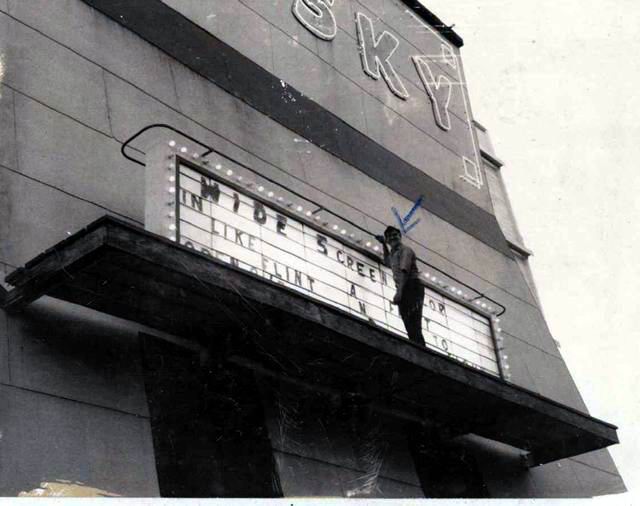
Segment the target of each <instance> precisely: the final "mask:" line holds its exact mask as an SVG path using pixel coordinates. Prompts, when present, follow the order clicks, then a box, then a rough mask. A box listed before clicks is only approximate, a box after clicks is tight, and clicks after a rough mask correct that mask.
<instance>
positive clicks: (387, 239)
mask: <svg viewBox="0 0 640 506" xmlns="http://www.w3.org/2000/svg"><path fill="white" fill-rule="evenodd" d="M376 239H377V240H378V241H380V242H381V243H382V248H383V250H384V263H385V265H386V266H387V267H389V268H390V269H391V270H392V271H393V281H394V282H395V284H396V294H395V296H394V297H393V304H397V305H398V309H399V311H400V316H401V317H402V321H403V322H404V326H405V328H406V329H407V334H408V335H409V339H410V340H411V341H413V342H414V343H416V344H419V345H421V346H424V337H423V336H422V305H423V303H424V286H423V284H422V282H421V281H420V278H419V272H418V267H417V265H416V254H415V253H414V252H413V250H412V249H411V248H410V247H409V246H406V245H404V244H402V236H401V234H400V230H398V229H397V228H395V227H391V226H389V227H387V228H386V230H385V231H384V236H381V235H377V236H376Z"/></svg>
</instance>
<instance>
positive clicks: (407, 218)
mask: <svg viewBox="0 0 640 506" xmlns="http://www.w3.org/2000/svg"><path fill="white" fill-rule="evenodd" d="M422 199H423V197H422V195H421V196H420V197H419V198H418V200H416V201H415V203H414V204H413V207H412V208H411V211H409V212H408V213H407V214H406V215H405V217H404V218H403V217H401V216H400V213H399V212H398V210H397V209H396V208H395V207H392V208H391V211H393V214H394V216H395V217H396V220H397V221H398V225H400V230H402V234H403V235H406V234H407V233H409V231H410V230H411V229H412V228H413V227H415V226H416V225H417V224H418V223H420V218H418V219H417V220H416V221H414V222H413V223H411V224H410V225H408V226H407V223H409V221H410V220H411V218H412V217H413V215H414V214H415V213H416V211H417V210H418V209H420V206H421V205H422Z"/></svg>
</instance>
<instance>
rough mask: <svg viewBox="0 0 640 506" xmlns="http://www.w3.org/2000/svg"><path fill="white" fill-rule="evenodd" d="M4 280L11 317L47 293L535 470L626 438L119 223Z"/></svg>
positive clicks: (108, 220)
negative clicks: (512, 451)
mask: <svg viewBox="0 0 640 506" xmlns="http://www.w3.org/2000/svg"><path fill="white" fill-rule="evenodd" d="M6 281H7V283H9V284H10V285H12V286H13V287H14V288H13V289H12V290H11V291H9V292H8V293H7V294H6V297H5V301H4V307H5V309H6V310H8V311H11V312H13V311H20V309H21V308H23V307H24V306H25V305H27V304H29V303H30V302H32V301H34V300H36V299H38V298H39V297H42V296H44V295H49V296H51V297H55V298H58V299H62V300H65V301H69V302H72V303H75V304H79V305H82V306H85V307H89V308H92V309H94V310H97V311H100V312H103V313H107V314H110V315H114V316H117V317H121V318H125V319H128V320H132V321H135V322H138V323H141V324H144V325H147V326H151V327H154V328H157V329H158V330H160V331H163V332H169V333H172V334H175V335H178V336H180V337H183V338H187V339H190V340H193V341H196V342H198V343H199V344H200V345H202V346H206V347H207V348H208V349H210V350H213V352H214V353H215V354H216V355H217V356H218V357H217V358H218V359H219V360H226V361H230V362H233V363H236V364H240V365H244V366H248V367H253V368H254V369H256V370H258V371H261V372H262V373H266V374H271V375H276V376H280V377H282V378H283V379H286V380H288V381H298V382H301V383H304V384H305V385H311V387H312V388H317V389H318V390H319V391H333V392H336V391H338V392H343V393H345V394H351V393H353V392H358V395H360V396H362V399H364V400H365V402H370V403H372V404H373V405H375V406H378V407H379V408H380V409H383V410H386V411H387V412H390V413H395V414H398V415H399V416H404V417H406V418H407V419H410V420H414V421H424V422H425V423H430V424H436V425H437V426H438V427H445V428H447V429H448V430H450V431H451V432H452V433H455V434H462V433H473V434H477V435H479V436H482V437H486V438H488V439H491V440H495V441H499V442H502V443H505V444H508V445H510V446H513V447H516V448H520V449H522V450H524V451H526V452H528V459H527V460H528V462H530V463H531V464H543V463H546V462H551V461H554V460H559V459H562V458H567V457H571V456H575V455H579V454H582V453H586V452H589V451H593V450H597V449H601V448H605V447H607V446H610V445H612V444H616V443H618V437H617V434H616V427H615V426H613V425H611V424H608V423H606V422H603V421H600V420H597V419H595V418H593V417H591V416H589V415H588V414H585V413H582V412H579V411H577V410H575V409H572V408H570V407H567V406H564V405H561V404H559V403H557V402H555V401H553V400H551V399H548V398H545V397H543V396H540V395H538V394H536V393H534V392H531V391H528V390H526V389H523V388H521V387H519V386H516V385H513V384H510V383H507V382H505V381H503V380H502V379H499V378H496V377H493V376H491V375H489V374H486V373H484V372H482V371H478V370H475V369H472V368H470V367H467V366H465V365H464V364H462V363H459V362H457V361H455V360H453V359H450V358H448V357H446V356H443V355H440V354H438V353H436V352H433V351H430V350H428V349H426V348H423V347H420V346H417V345H415V344H413V343H411V342H409V341H407V340H406V339H403V338H401V337H398V336H396V335H394V334H391V333H390V332H387V331H386V330H384V329H382V328H379V327H377V326H375V325H374V324H372V323H369V322H367V321H364V320H361V319H359V318H356V317H353V316H350V315H348V314H346V313H343V312H342V311H340V310H337V309H335V308H333V307H331V306H328V305H324V304H322V303H319V302H317V301H314V300H312V299H309V298H307V297H305V296H304V295H301V294H299V293H297V292H294V291H292V290H290V289H288V288H286V287H284V286H279V285H276V284H273V283H271V282H267V281H265V280H264V279H262V278H260V277H259V276H256V275H253V274H251V273H249V272H246V271H243V270H240V269H238V268H235V267H234V266H233V265H229V264H227V263H225V262H222V261H218V260H216V259H212V258H209V257H206V256H204V255H202V254H200V253H197V252H194V251H193V250H190V249H189V248H186V247H183V246H180V245H178V244H176V243H175V242H173V241H170V240H168V239H165V238H163V237H161V236H158V235H155V234H151V233H149V232H147V231H145V230H144V229H142V228H140V227H137V226H133V225H131V224H128V223H127V222H124V221H122V220H119V219H115V218H113V217H104V218H101V219H99V220H97V221H95V222H93V223H92V224H90V225H89V226H88V227H86V228H85V229H83V230H82V231H80V232H78V233H76V234H74V235H72V236H70V237H69V238H67V239H65V240H64V241H62V242H60V243H58V244H57V245H55V246H54V247H52V248H50V249H48V250H47V251H45V252H44V253H42V254H40V255H38V256H37V257H36V258H34V259H33V260H31V261H29V262H28V263H27V264H26V265H25V266H24V267H22V268H20V269H18V270H16V271H14V272H13V273H11V274H10V275H8V276H7V278H6Z"/></svg>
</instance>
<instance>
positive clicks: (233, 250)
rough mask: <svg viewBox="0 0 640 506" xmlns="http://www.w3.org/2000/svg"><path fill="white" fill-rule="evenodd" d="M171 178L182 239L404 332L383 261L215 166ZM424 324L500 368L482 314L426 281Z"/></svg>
mask: <svg viewBox="0 0 640 506" xmlns="http://www.w3.org/2000/svg"><path fill="white" fill-rule="evenodd" d="M175 179H176V181H175V184H176V189H175V194H176V197H177V205H176V213H175V215H176V218H175V219H176V227H175V228H176V240H177V241H178V242H179V243H180V244H182V245H185V246H187V247H189V248H193V249H194V250H196V251H198V252H200V253H202V254H205V255H208V256H211V257H214V258H217V259H219V260H222V261H225V262H227V263H230V264H232V265H234V266H236V267H238V268H241V269H245V270H247V271H249V272H252V273H253V274H255V275H258V276H260V277H262V278H264V279H266V280H268V281H270V282H272V283H276V284H279V285H282V286H285V287H287V288H289V289H291V290H294V291H296V292H299V293H302V294H304V295H306V296H308V297H311V298H313V299H315V300H318V301H321V302H323V303H325V304H328V305H331V306H334V307H336V308H339V309H340V310H342V311H345V312H347V313H349V314H351V315H353V316H355V317H357V318H361V319H365V320H368V321H369V322H371V323H373V324H375V325H377V326H380V327H382V328H384V329H387V330H389V331H391V332H393V333H394V334H397V335H401V336H404V337H406V332H405V329H404V325H403V323H402V320H401V318H400V316H399V314H398V308H397V306H395V305H393V304H391V300H392V299H393V296H394V293H395V286H394V282H393V276H392V273H391V271H390V269H388V268H387V267H386V266H384V265H383V264H382V263H381V262H379V261H377V260H374V259H373V258H371V256H369V255H365V254H364V253H362V252H360V251H358V250H357V249H356V248H354V247H351V246H348V245H347V244H345V243H343V242H341V241H339V240H337V239H336V238H334V237H333V236H332V235H331V234H328V233H327V232H326V231H325V230H322V227H321V226H319V225H313V224H312V222H310V221H308V220H305V219H304V218H302V217H300V218H298V217H297V216H295V215H294V213H291V212H288V211H287V210H286V209H285V208H284V207H281V206H279V205H278V204H277V203H270V202H269V201H268V199H265V198H261V196H260V197H258V195H257V194H253V192H251V191H250V190H247V189H244V188H242V189H241V188H239V187H238V186H237V185H235V184H234V183H230V182H229V181H226V180H225V179H223V178H221V177H218V176H217V175H214V174H213V173H209V172H207V171H205V170H201V169H199V168H198V169H196V168H194V167H191V166H187V165H185V164H184V163H179V164H178V168H177V177H176V178H175ZM422 327H423V334H424V337H425V341H426V342H425V344H426V346H427V347H428V348H430V349H432V350H435V351H437V352H439V353H442V354H445V355H447V356H450V357H452V358H455V359H457V360H460V361H462V362H464V363H466V364H467V365H470V366H472V367H475V368H478V369H482V370H484V371H486V372H490V373H492V374H496V375H498V374H499V368H498V365H497V362H496V354H495V347H494V341H493V338H492V333H491V326H490V323H489V319H488V318H486V317H485V316H483V315H481V314H478V313H476V312H475V311H472V310H471V309H469V308H467V307H465V306H464V305H462V304H460V303H458V302H456V301H454V300H451V299H449V298H448V297H445V296H443V295H441V294H440V293H438V292H436V291H434V290H432V289H430V288H429V287H426V291H425V303H424V311H423V322H422Z"/></svg>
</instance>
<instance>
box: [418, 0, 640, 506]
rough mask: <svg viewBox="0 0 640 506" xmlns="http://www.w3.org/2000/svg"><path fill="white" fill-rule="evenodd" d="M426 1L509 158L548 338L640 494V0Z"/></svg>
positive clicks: (478, 110) (499, 150) (480, 115)
mask: <svg viewBox="0 0 640 506" xmlns="http://www.w3.org/2000/svg"><path fill="white" fill-rule="evenodd" d="M424 3H425V5H426V6H427V7H429V8H430V9H431V10H432V11H433V12H434V13H435V14H436V15H438V16H439V17H440V18H441V19H442V20H443V21H444V22H445V23H447V24H449V25H450V24H454V23H455V30H456V31H457V32H458V33H459V34H460V35H461V36H462V37H463V39H464V41H465V46H464V47H463V49H462V59H463V63H464V67H465V69H466V74H467V81H468V86H469V92H470V95H471V104H472V107H473V112H474V116H475V118H476V119H477V120H479V121H480V122H481V123H482V124H484V125H485V126H486V127H487V128H488V129H489V132H490V133H491V136H492V140H493V143H494V146H495V148H496V154H497V155H498V157H499V158H501V159H502V160H503V161H504V162H505V167H504V169H503V174H504V178H505V180H506V183H507V187H508V190H509V194H510V197H511V201H512V204H513V207H514V210H515V212H516V216H517V219H518V222H519V224H520V228H521V230H522V233H523V235H524V238H525V243H526V244H527V246H528V247H529V248H530V249H532V250H533V252H534V255H535V256H534V257H533V258H532V260H531V264H532V267H533V270H534V275H535V278H536V281H537V284H538V288H539V291H540V296H541V298H542V303H543V308H544V310H545V314H546V316H547V319H548V321H549V325H550V327H551V331H552V332H553V334H554V337H555V338H556V339H557V340H558V341H560V343H561V350H560V351H561V353H562V355H563V357H564V358H565V360H566V362H567V364H568V366H569V369H570V370H571V372H572V375H573V377H574V380H575V381H576V383H577V385H578V388H579V389H580V392H581V393H582V395H583V397H584V399H585V402H586V404H587V406H588V407H589V410H590V411H591V414H592V415H593V416H595V417H597V418H601V419H604V420H606V421H609V422H612V423H615V424H616V425H618V426H619V427H620V430H619V436H620V439H621V444H620V445H618V446H616V447H614V448H612V450H611V453H612V455H613V457H614V459H615V461H616V463H617V464H618V468H619V469H620V471H621V473H622V475H623V478H624V479H625V482H626V485H627V488H629V489H630V490H631V492H635V491H636V490H638V488H639V487H640V473H639V472H638V468H639V467H640V461H639V459H638V456H637V452H638V451H639V450H640V437H639V434H640V428H639V427H638V425H639V424H640V420H639V418H640V417H639V416H638V413H640V395H639V394H638V391H640V373H639V372H638V371H639V368H638V366H637V362H638V360H640V353H639V352H640V346H639V344H638V343H639V337H640V330H639V329H638V320H639V317H640V311H638V308H639V307H640V302H639V300H640V297H639V294H640V262H638V258H639V257H640V251H638V248H639V247H640V225H639V224H638V222H639V221H640V98H639V94H638V92H637V88H638V86H640V56H639V55H640V37H638V34H639V33H640V3H638V2H637V1H631V0H615V1H614V0H599V1H598V2H595V1H585V0H562V1H561V2H559V1H557V0H556V1H552V0H538V1H537V2H514V1H510V2H507V1H497V0H494V1H484V2H478V1H471V0H457V1H455V2H452V1H450V0H449V1H447V0H424ZM634 425H635V427H634ZM634 495H635V494H634ZM619 499H620V498H619ZM626 499H627V500H628V499H629V498H628V497H627V498H626Z"/></svg>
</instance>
